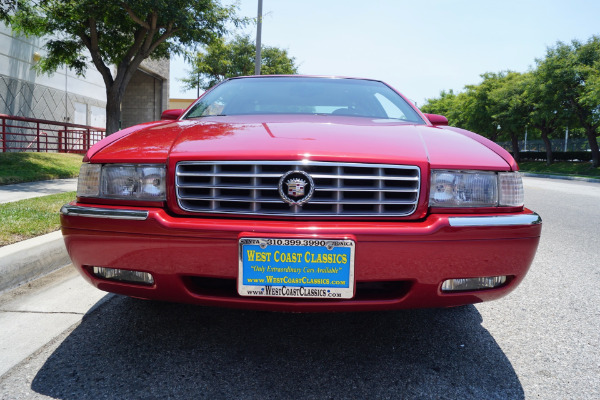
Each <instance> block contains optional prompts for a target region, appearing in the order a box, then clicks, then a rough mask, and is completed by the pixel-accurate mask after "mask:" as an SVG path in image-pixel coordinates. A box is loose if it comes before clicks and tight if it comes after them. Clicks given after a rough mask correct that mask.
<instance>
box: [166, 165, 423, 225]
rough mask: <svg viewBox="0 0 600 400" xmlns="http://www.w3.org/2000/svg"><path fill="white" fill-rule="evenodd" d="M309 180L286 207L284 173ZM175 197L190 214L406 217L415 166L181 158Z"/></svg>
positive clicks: (416, 183) (416, 180)
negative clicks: (302, 197)
mask: <svg viewBox="0 0 600 400" xmlns="http://www.w3.org/2000/svg"><path fill="white" fill-rule="evenodd" d="M295 170H299V171H304V172H306V173H308V174H309V175H310V176H311V177H312V178H313V180H314V194H313V197H312V198H311V199H310V200H309V201H308V203H305V204H304V205H302V206H297V205H295V206H289V205H288V204H286V203H284V202H283V200H282V199H281V197H280V195H279V192H278V183H279V179H280V178H281V177H282V176H283V175H284V174H285V173H286V172H288V171H295ZM175 175H176V179H175V183H176V191H177V201H178V204H179V206H180V207H181V208H182V209H183V210H185V211H190V212H197V213H226V214H245V215H248V214H249V215H278V216H299V217H303V216H306V217H309V216H333V217H343V216H407V215H410V214H412V213H413V212H414V211H415V209H416V207H417V203H418V200H419V190H420V170H419V168H418V167H416V166H404V165H389V164H354V163H335V162H316V161H315V162H303V161H298V162H289V161H183V162H180V163H178V164H177V167H176V171H175Z"/></svg>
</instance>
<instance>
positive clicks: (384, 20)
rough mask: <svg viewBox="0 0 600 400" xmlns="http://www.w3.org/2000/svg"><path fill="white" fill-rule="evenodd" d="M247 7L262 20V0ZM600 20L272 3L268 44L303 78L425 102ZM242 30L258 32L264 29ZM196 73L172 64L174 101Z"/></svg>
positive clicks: (524, 4) (523, 7) (457, 1)
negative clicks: (369, 85)
mask: <svg viewBox="0 0 600 400" xmlns="http://www.w3.org/2000/svg"><path fill="white" fill-rule="evenodd" d="M222 3H223V4H231V1H225V0H222ZM238 5H239V10H238V14H239V15H240V16H244V17H251V18H255V17H256V15H257V9H258V0H241V1H239V2H238ZM599 21H600V1H598V0H562V1H557V0H536V1H533V0H520V1H513V0H503V1H491V0H412V1H406V0H370V1H365V0H360V1H359V0H320V1H314V0H295V1H292V0H263V25H262V43H263V45H266V46H276V47H279V48H283V49H286V50H287V51H288V54H289V55H290V56H291V57H294V58H295V60H296V64H297V65H298V66H299V68H298V70H299V73H301V74H305V75H336V76H351V77H363V78H373V79H379V80H382V81H384V82H386V83H388V84H389V85H391V86H392V87H394V88H395V89H396V90H398V91H400V92H402V93H403V94H404V95H406V96H407V97H408V98H409V99H411V100H412V101H413V102H416V103H417V105H418V106H422V105H423V104H425V102H426V99H428V98H435V97H438V96H439V94H440V91H442V90H450V89H452V90H454V91H455V92H458V91H461V90H463V88H464V86H465V85H470V84H477V83H479V82H481V78H480V75H481V74H483V73H485V72H500V71H506V70H511V71H517V72H525V71H527V70H529V69H530V68H533V67H534V66H535V60H536V58H537V59H539V58H543V57H544V55H545V54H546V50H547V48H548V47H552V46H554V45H555V44H556V42H557V41H562V42H570V41H571V40H574V39H576V40H580V41H586V40H587V39H589V38H590V37H591V36H593V35H600V23H599ZM236 32H237V33H240V34H250V35H251V36H252V38H255V37H256V25H255V24H252V25H248V26H247V27H246V28H243V29H239V30H237V31H236ZM236 32H234V33H236ZM190 69H191V67H190V66H189V65H187V64H186V63H185V61H184V60H183V59H182V58H173V59H172V60H171V81H170V97H171V98H195V97H196V90H191V91H184V90H183V88H182V86H183V85H182V84H181V82H180V81H179V79H181V78H183V77H184V76H185V75H186V71H188V70H190Z"/></svg>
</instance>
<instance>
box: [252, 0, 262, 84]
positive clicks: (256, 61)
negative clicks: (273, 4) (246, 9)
mask: <svg viewBox="0 0 600 400" xmlns="http://www.w3.org/2000/svg"><path fill="white" fill-rule="evenodd" d="M256 22H257V27H256V58H255V59H254V75H260V60H261V54H260V52H261V43H260V37H261V34H262V0H258V17H257V20H256Z"/></svg>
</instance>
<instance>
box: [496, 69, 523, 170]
mask: <svg viewBox="0 0 600 400" xmlns="http://www.w3.org/2000/svg"><path fill="white" fill-rule="evenodd" d="M494 80H495V84H494V89H492V90H491V91H490V94H489V98H490V100H491V102H490V107H489V111H490V114H491V116H492V118H493V120H494V124H497V125H498V126H500V127H501V130H502V132H505V133H507V134H508V135H509V136H510V141H511V144H512V149H513V151H512V153H513V157H514V158H515V161H517V162H519V158H520V157H519V139H520V136H521V132H523V129H524V127H525V126H526V125H527V119H528V117H529V114H530V112H531V103H530V102H529V101H528V98H527V95H526V92H527V88H528V85H529V84H530V80H529V75H527V74H520V73H518V72H507V73H503V74H499V75H496V76H494ZM484 82H485V81H484Z"/></svg>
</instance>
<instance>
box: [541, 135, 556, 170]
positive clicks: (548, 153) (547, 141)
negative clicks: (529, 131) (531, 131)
mask: <svg viewBox="0 0 600 400" xmlns="http://www.w3.org/2000/svg"><path fill="white" fill-rule="evenodd" d="M541 131H542V140H543V141H544V147H546V165H552V163H553V162H554V159H553V156H552V143H550V139H549V138H548V136H549V134H550V133H552V131H551V130H549V129H544V128H542V129H541Z"/></svg>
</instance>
